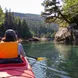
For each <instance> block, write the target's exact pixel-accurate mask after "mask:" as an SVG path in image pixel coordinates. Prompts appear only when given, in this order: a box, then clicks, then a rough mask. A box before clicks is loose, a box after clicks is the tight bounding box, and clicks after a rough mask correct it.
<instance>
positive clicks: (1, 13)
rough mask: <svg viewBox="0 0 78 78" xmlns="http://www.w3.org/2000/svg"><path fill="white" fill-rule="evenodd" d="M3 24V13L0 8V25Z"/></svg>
mask: <svg viewBox="0 0 78 78" xmlns="http://www.w3.org/2000/svg"><path fill="white" fill-rule="evenodd" d="M3 22H4V13H3V10H2V8H1V6H0V25H1V24H2V23H3Z"/></svg>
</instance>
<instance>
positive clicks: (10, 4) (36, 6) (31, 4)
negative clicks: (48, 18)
mask: <svg viewBox="0 0 78 78" xmlns="http://www.w3.org/2000/svg"><path fill="white" fill-rule="evenodd" d="M43 1H44V0H0V5H1V7H2V9H3V10H4V11H5V8H7V9H8V10H9V9H11V11H12V12H20V13H33V14H41V12H42V11H43V9H44V7H43V6H42V5H41V3H42V2H43Z"/></svg>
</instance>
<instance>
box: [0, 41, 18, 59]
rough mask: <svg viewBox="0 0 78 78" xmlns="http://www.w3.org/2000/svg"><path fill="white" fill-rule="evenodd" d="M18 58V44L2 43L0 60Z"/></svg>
mask: <svg viewBox="0 0 78 78" xmlns="http://www.w3.org/2000/svg"><path fill="white" fill-rule="evenodd" d="M16 57H18V43H17V42H0V58H16Z"/></svg>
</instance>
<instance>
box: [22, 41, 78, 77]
mask: <svg viewBox="0 0 78 78" xmlns="http://www.w3.org/2000/svg"><path fill="white" fill-rule="evenodd" d="M23 45H24V49H25V52H26V54H28V55H31V56H35V57H45V58H47V60H42V61H36V60H33V59H32V58H31V59H30V60H29V62H30V64H31V65H32V68H33V71H34V73H35V76H36V78H78V74H77V73H78V46H72V45H63V44H54V43H53V42H37V43H34V42H33V43H24V44H23Z"/></svg>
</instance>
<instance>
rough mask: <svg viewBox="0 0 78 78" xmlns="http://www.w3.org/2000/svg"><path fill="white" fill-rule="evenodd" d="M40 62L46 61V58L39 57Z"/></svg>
mask: <svg viewBox="0 0 78 78" xmlns="http://www.w3.org/2000/svg"><path fill="white" fill-rule="evenodd" d="M40 60H46V58H42V57H38V58H37V61H40Z"/></svg>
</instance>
